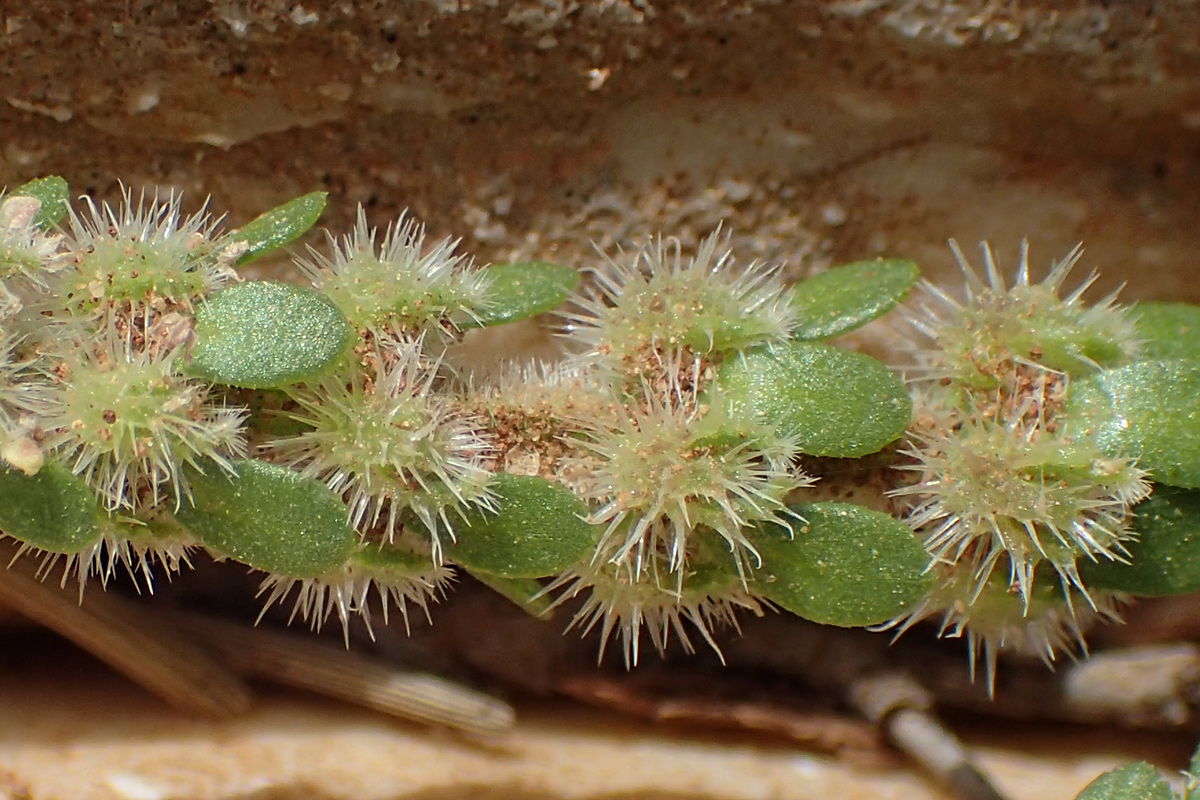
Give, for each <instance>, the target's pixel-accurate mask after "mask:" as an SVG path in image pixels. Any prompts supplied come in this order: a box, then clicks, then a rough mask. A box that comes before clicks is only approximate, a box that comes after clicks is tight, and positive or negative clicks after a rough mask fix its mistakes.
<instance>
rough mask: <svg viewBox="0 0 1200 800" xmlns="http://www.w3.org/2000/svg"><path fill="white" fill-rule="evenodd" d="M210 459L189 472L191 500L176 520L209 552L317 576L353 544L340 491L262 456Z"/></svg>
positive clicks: (289, 573) (295, 574)
mask: <svg viewBox="0 0 1200 800" xmlns="http://www.w3.org/2000/svg"><path fill="white" fill-rule="evenodd" d="M234 465H235V467H236V469H237V474H236V475H229V474H227V473H225V472H223V471H221V470H220V469H219V468H217V467H216V466H215V465H213V466H211V467H210V468H209V469H208V470H207V471H206V472H205V473H200V472H192V473H190V474H189V475H188V481H189V483H190V484H191V489H192V500H193V504H192V505H191V506H187V505H185V506H184V507H182V508H180V509H179V511H178V512H177V513H176V518H177V519H178V520H179V522H180V523H181V524H182V525H183V526H184V527H185V528H187V530H188V531H190V532H191V534H192V535H193V536H195V537H196V538H197V539H199V540H200V541H201V543H203V544H204V546H205V547H207V548H209V549H210V550H212V551H213V552H214V553H216V554H218V555H222V556H226V557H228V558H232V559H234V560H235V561H240V562H241V563H243V564H246V565H248V566H251V567H254V568H255V569H260V570H263V571H265V572H271V573H274V574H277V575H284V576H288V577H293V578H316V577H320V576H321V575H323V574H325V573H327V572H329V571H330V570H332V569H335V568H337V567H341V566H342V565H344V564H345V563H346V560H347V558H349V556H350V553H351V552H352V551H353V550H354V548H355V546H356V541H357V540H356V536H355V533H354V530H353V529H351V528H350V526H349V525H348V524H347V522H346V505H345V504H344V503H343V502H342V499H341V498H340V497H338V496H337V495H336V494H334V493H333V492H331V491H330V490H329V489H327V488H326V487H325V485H324V484H321V483H318V482H317V481H315V480H312V479H310V478H305V477H302V476H301V475H300V474H299V473H297V472H294V471H292V470H290V469H287V468H286V467H281V466H279V465H277V464H270V463H267V462H265V461H253V460H242V461H236V462H234Z"/></svg>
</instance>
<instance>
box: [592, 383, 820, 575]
mask: <svg viewBox="0 0 1200 800" xmlns="http://www.w3.org/2000/svg"><path fill="white" fill-rule="evenodd" d="M717 422H718V420H717V412H716V411H711V410H710V409H708V408H707V407H704V406H699V407H693V408H691V409H686V408H679V407H672V406H669V405H667V404H666V403H664V402H662V401H661V400H659V399H658V398H657V397H656V396H655V395H654V394H653V393H651V392H644V394H643V397H642V403H641V404H631V405H630V406H629V407H627V408H626V409H625V410H624V413H623V419H622V420H621V421H620V424H619V425H618V426H617V427H616V428H614V429H612V430H596V431H594V432H593V433H592V434H591V435H590V437H589V439H588V441H587V442H586V443H585V444H584V445H583V446H584V447H585V448H586V449H587V450H589V451H590V452H591V454H592V455H591V457H589V458H587V464H586V465H587V466H588V467H590V468H591V469H593V470H594V477H593V479H592V483H591V485H590V486H587V487H585V488H584V490H583V495H584V497H585V499H587V500H589V501H590V502H591V504H592V505H593V507H594V508H595V510H594V511H593V512H592V514H591V517H590V518H589V521H590V522H592V523H593V524H598V525H604V526H605V532H604V535H603V538H602V540H601V547H602V548H603V547H604V546H606V545H607V544H608V543H610V542H613V541H616V542H619V546H618V547H617V548H616V551H615V553H614V554H613V555H612V556H611V558H612V560H613V561H614V562H616V563H620V564H624V565H626V566H629V567H631V568H632V570H633V573H634V574H635V575H640V574H641V572H642V571H643V569H644V567H645V560H646V559H647V558H648V556H649V554H650V553H653V552H656V551H657V550H658V548H659V547H660V546H661V547H663V548H665V552H666V553H667V554H668V559H667V560H668V566H669V569H671V570H672V571H675V570H680V569H681V568H682V566H683V563H684V558H685V553H686V552H687V549H688V543H689V537H691V536H694V535H696V534H695V531H696V530H697V529H698V528H701V527H703V528H706V529H708V530H710V531H713V532H715V533H716V534H717V535H719V536H720V538H721V539H723V540H724V541H725V543H726V545H727V546H728V549H729V550H731V551H733V552H734V554H735V557H736V558H735V560H736V561H737V562H738V564H739V568H741V565H742V564H744V563H745V562H746V561H747V559H748V558H753V560H755V561H757V554H756V552H755V550H754V548H753V546H752V545H751V544H750V542H749V541H748V540H747V539H746V537H745V535H744V534H743V529H744V528H745V527H746V526H747V525H749V524H751V523H755V522H775V523H778V524H780V525H783V526H785V527H790V526H789V525H788V519H787V518H788V511H787V506H786V505H785V504H784V498H785V496H786V495H787V493H788V492H790V491H791V490H793V489H795V488H798V487H801V486H807V485H808V484H809V483H811V481H810V480H809V479H808V478H807V476H805V475H803V474H802V473H800V472H799V471H798V470H797V469H796V468H795V465H794V460H795V458H796V457H797V455H798V453H797V450H796V446H795V443H794V442H793V441H792V440H791V439H789V438H786V437H782V436H779V435H777V434H775V433H774V432H773V431H769V430H766V429H764V430H762V431H760V432H759V435H757V436H751V435H745V436H736V437H731V436H728V435H724V434H721V433H719V432H718V430H719V428H718V427H717Z"/></svg>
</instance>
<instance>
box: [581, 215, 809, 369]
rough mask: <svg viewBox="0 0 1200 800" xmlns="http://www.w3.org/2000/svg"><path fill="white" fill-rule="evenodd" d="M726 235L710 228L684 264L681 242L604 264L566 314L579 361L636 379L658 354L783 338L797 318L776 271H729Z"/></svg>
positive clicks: (757, 266) (656, 244)
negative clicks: (579, 352) (581, 350)
mask: <svg viewBox="0 0 1200 800" xmlns="http://www.w3.org/2000/svg"><path fill="white" fill-rule="evenodd" d="M728 240H729V239H728V236H722V235H721V232H720V231H719V230H718V231H715V232H714V233H713V234H711V235H710V236H708V237H707V238H706V239H704V240H703V241H702V242H701V243H700V247H699V249H698V250H697V252H696V255H695V257H693V258H690V259H684V258H683V256H682V254H681V247H680V243H679V241H678V240H675V239H668V240H664V239H662V238H661V237H660V238H658V239H654V240H651V241H650V242H649V243H647V244H646V245H645V246H644V247H642V248H641V249H640V250H638V252H637V253H635V254H634V256H633V258H632V259H628V260H627V259H624V258H619V259H612V258H608V259H606V260H607V262H608V267H609V271H608V272H607V273H605V272H597V273H596V275H595V286H596V289H595V290H594V291H593V293H592V294H590V295H585V296H583V297H580V298H577V303H578V306H579V310H577V311H574V312H571V313H568V314H566V315H565V316H566V319H567V321H568V326H569V331H570V333H571V334H572V336H573V338H576V339H577V340H579V341H581V342H583V343H584V345H585V346H586V347H587V350H586V351H585V352H584V353H583V357H584V358H587V359H590V360H596V361H599V362H601V363H603V364H605V365H606V366H608V367H609V368H610V369H612V370H614V371H617V372H620V373H624V374H626V375H628V376H630V377H632V378H634V380H635V383H636V379H637V378H638V377H639V376H644V375H645V372H646V364H647V362H648V361H652V360H653V359H654V358H655V357H656V356H657V357H660V358H662V357H664V356H663V355H662V354H666V353H670V352H672V351H679V350H683V349H687V350H689V351H691V352H692V353H695V354H700V355H705V354H712V353H723V352H727V351H733V350H745V349H747V348H749V347H753V346H754V345H758V344H764V343H768V342H775V341H781V340H783V339H785V338H786V337H787V335H788V331H789V330H790V329H791V327H792V325H793V323H794V321H795V312H794V311H793V309H792V307H791V306H790V305H789V303H788V292H787V290H786V289H785V287H784V285H783V283H782V282H781V281H780V279H779V277H778V270H776V269H774V268H768V267H766V266H765V265H763V264H761V263H759V262H755V263H752V264H750V265H749V266H748V267H746V268H745V269H743V270H740V271H739V270H735V269H733V266H732V265H733V255H732V253H731V251H729V250H728V249H727V248H726V245H727V243H728Z"/></svg>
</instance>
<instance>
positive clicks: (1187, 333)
mask: <svg viewBox="0 0 1200 800" xmlns="http://www.w3.org/2000/svg"><path fill="white" fill-rule="evenodd" d="M1131 313H1132V315H1133V316H1134V317H1135V318H1136V319H1137V332H1138V335H1139V336H1141V337H1142V340H1143V342H1142V350H1141V353H1140V354H1139V359H1140V360H1148V359H1163V358H1196V359H1200V306H1194V305H1190V304H1188V303H1138V304H1137V305H1135V306H1134V307H1133V308H1132V309H1131Z"/></svg>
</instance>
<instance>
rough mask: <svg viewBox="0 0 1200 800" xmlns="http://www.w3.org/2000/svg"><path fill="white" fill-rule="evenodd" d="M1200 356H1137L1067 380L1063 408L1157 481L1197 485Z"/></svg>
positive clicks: (1199, 469)
mask: <svg viewBox="0 0 1200 800" xmlns="http://www.w3.org/2000/svg"><path fill="white" fill-rule="evenodd" d="M1197 398H1200V361H1193V360H1191V359H1177V360H1170V361H1138V362H1135V363H1133V364H1127V365H1126V366H1123V367H1119V368H1117V369H1114V370H1108V371H1105V372H1100V373H1097V374H1095V375H1092V376H1090V377H1087V378H1085V379H1082V380H1076V381H1074V382H1072V383H1071V384H1070V386H1069V387H1068V392H1067V405H1066V409H1065V411H1064V413H1065V414H1066V416H1067V418H1068V419H1070V420H1071V421H1072V423H1073V425H1074V426H1075V427H1073V428H1072V429H1073V430H1075V431H1077V432H1078V431H1081V430H1082V431H1086V432H1088V433H1090V434H1091V435H1093V436H1095V437H1096V442H1097V444H1098V445H1099V446H1100V449H1101V450H1103V451H1104V452H1105V453H1107V454H1108V455H1109V456H1112V457H1116V456H1136V457H1137V458H1138V466H1140V467H1141V468H1142V469H1145V470H1147V471H1148V472H1149V473H1150V474H1151V476H1152V477H1153V478H1154V479H1155V480H1156V481H1159V482H1160V483H1168V484H1171V485H1172V486H1184V487H1187V488H1191V489H1194V488H1200V402H1197Z"/></svg>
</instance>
